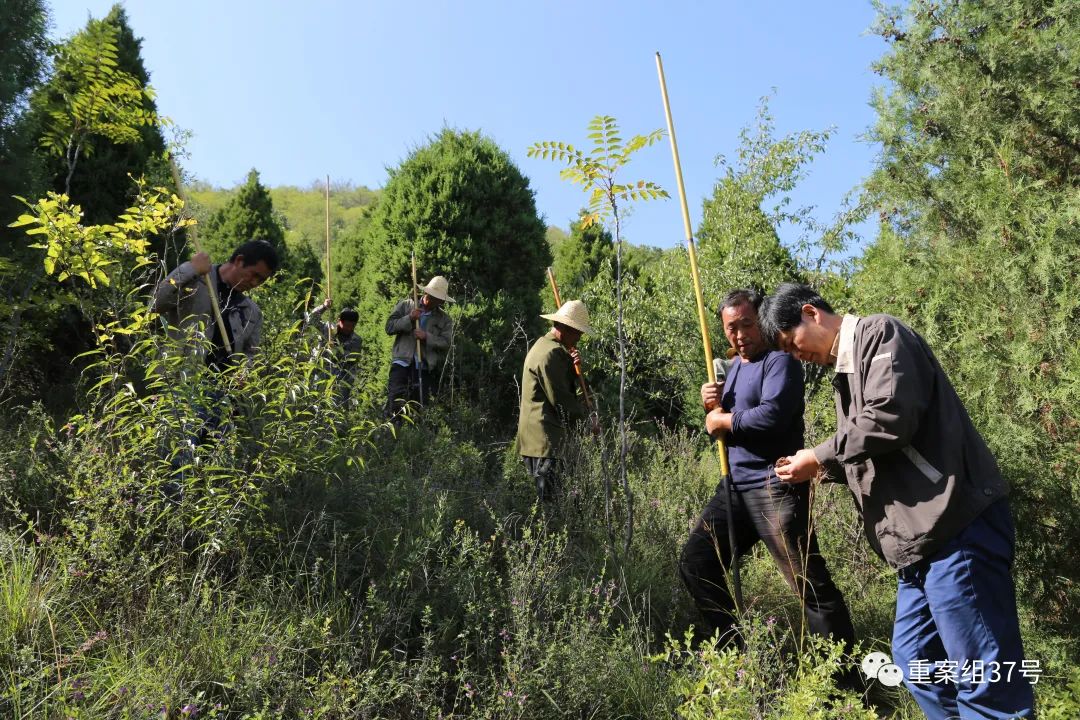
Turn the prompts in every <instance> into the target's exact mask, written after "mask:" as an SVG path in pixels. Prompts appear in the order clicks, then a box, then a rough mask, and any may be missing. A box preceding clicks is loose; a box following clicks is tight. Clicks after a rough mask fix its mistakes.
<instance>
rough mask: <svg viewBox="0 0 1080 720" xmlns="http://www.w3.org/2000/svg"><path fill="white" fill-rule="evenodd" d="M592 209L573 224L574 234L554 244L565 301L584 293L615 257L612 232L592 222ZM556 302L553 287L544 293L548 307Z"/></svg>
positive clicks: (557, 271)
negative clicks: (552, 291) (590, 218)
mask: <svg viewBox="0 0 1080 720" xmlns="http://www.w3.org/2000/svg"><path fill="white" fill-rule="evenodd" d="M588 216H589V212H588V210H582V211H581V213H580V214H579V216H578V219H577V220H575V221H574V222H572V223H570V234H569V235H568V236H566V237H565V238H564V239H562V240H561V241H560V242H559V244H558V245H556V246H555V247H554V256H555V260H554V262H553V263H552V266H551V267H552V270H553V271H554V273H555V277H556V279H557V280H558V282H559V294H560V295H561V296H562V297H563V300H564V302H565V301H566V300H571V299H573V298H578V297H580V296H581V291H582V290H584V289H585V286H586V285H588V283H589V282H590V281H591V280H592V279H593V278H595V277H596V275H597V274H598V273H599V272H600V268H601V267H602V266H603V264H604V261H605V260H613V259H614V257H615V243H614V241H613V239H612V237H611V232H610V231H609V230H608V229H607V228H605V227H604V226H603V225H601V224H599V223H594V222H589V220H588ZM553 303H554V298H552V297H551V294H550V290H549V291H546V292H545V294H544V304H545V306H550V305H551V304H553Z"/></svg>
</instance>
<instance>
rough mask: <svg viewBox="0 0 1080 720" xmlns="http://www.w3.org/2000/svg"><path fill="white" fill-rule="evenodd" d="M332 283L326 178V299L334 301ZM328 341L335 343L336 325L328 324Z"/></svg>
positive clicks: (328, 201) (328, 187)
mask: <svg viewBox="0 0 1080 720" xmlns="http://www.w3.org/2000/svg"><path fill="white" fill-rule="evenodd" d="M330 292H331V282H330V176H329V175H327V176H326V299H327V300H330V299H332V297H333V296H332V295H331V294H330ZM326 341H327V342H328V343H330V342H333V341H334V323H333V322H329V321H328V322H327V323H326Z"/></svg>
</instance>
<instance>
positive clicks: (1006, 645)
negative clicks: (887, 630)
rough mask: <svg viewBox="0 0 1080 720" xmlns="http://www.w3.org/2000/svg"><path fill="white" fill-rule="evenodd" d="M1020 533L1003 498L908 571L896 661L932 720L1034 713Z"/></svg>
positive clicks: (900, 594)
mask: <svg viewBox="0 0 1080 720" xmlns="http://www.w3.org/2000/svg"><path fill="white" fill-rule="evenodd" d="M1014 544H1015V536H1014V530H1013V522H1012V517H1011V516H1010V514H1009V503H1008V501H1007V500H999V501H998V502H996V503H994V504H993V505H991V506H990V507H988V508H987V509H986V510H984V511H983V513H982V514H981V515H979V517H977V518H975V520H974V522H972V523H971V524H970V525H969V526H968V527H966V528H965V529H964V530H963V532H961V533H960V534H959V535H957V536H956V537H955V538H953V539H952V540H950V541H949V542H948V543H947V544H946V545H945V547H943V548H942V549H941V550H939V551H938V552H937V553H935V554H934V555H933V556H931V557H929V558H926V559H925V560H921V561H919V562H917V563H914V564H913V565H909V566H907V567H905V568H902V569H901V570H900V571H899V573H898V575H899V579H898V587H897V592H896V622H895V624H894V625H893V641H892V652H893V662H895V663H896V664H897V665H898V666H899V667H900V669H901V671H903V673H904V679H905V682H906V683H907V686H908V689H909V690H911V694H912V695H914V696H915V700H916V701H918V703H919V707H921V708H922V711H923V712H924V713H926V717H927V718H929V719H930V720H946V719H947V718H956V717H959V718H965V719H966V718H981V719H989V718H1017V717H1024V718H1027V717H1033V716H1034V707H1033V704H1034V699H1033V697H1032V689H1031V683H1030V681H1029V676H1030V675H1031V673H1030V670H1031V669H1032V668H1031V667H1030V666H1029V661H1026V660H1025V659H1024V648H1023V645H1022V643H1021V641H1020V625H1019V622H1018V620H1017V617H1016V592H1015V590H1014V589H1013V579H1012V574H1011V573H1010V569H1011V567H1012V560H1013V546H1014Z"/></svg>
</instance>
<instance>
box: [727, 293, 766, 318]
mask: <svg viewBox="0 0 1080 720" xmlns="http://www.w3.org/2000/svg"><path fill="white" fill-rule="evenodd" d="M763 299H764V298H763V297H762V295H761V293H759V292H758V291H757V290H754V289H752V288H737V289H735V290H732V291H731V292H729V293H728V294H727V295H725V296H724V299H723V300H721V301H720V307H718V308H716V314H717V315H722V314H723V313H724V311H725V310H727V309H728V308H729V307H735V306H736V305H742V304H743V303H750V305H752V306H753V308H754V309H755V310H759V309H760V308H761V301H762V300H763Z"/></svg>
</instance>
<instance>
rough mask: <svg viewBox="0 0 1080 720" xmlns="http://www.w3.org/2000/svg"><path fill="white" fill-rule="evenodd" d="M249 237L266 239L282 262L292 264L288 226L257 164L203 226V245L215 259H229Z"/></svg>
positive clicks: (222, 260)
mask: <svg viewBox="0 0 1080 720" xmlns="http://www.w3.org/2000/svg"><path fill="white" fill-rule="evenodd" d="M248 240H266V241H267V242H269V243H270V244H271V245H273V246H274V248H276V249H277V251H278V254H279V256H281V259H282V265H287V264H288V263H287V260H288V248H287V247H286V246H285V228H284V227H282V225H281V221H280V220H279V219H278V216H277V214H276V213H275V212H274V202H273V200H271V199H270V193H269V191H267V189H266V188H265V187H264V186H263V184H262V183H261V182H259V172H258V171H257V170H255V169H254V168H252V169H251V170H250V171H249V172H248V175H247V180H245V181H244V184H243V185H241V186H240V188H239V189H238V190H237V191H236V194H235V195H233V196H232V197H231V198H230V199H229V202H228V203H226V204H225V206H224V207H223V208H221V209H220V210H218V211H216V212H215V213H213V214H212V215H211V216H210V218H209V219H208V220H207V221H206V222H205V223H204V224H203V226H202V227H200V228H199V241H200V243H201V245H202V248H203V250H205V251H206V252H207V253H208V254H209V255H210V257H211V259H213V261H214V262H225V261H226V260H228V259H229V257H230V256H231V255H232V252H233V250H235V249H236V247H237V246H238V245H240V244H241V243H245V242H247V241H248Z"/></svg>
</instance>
